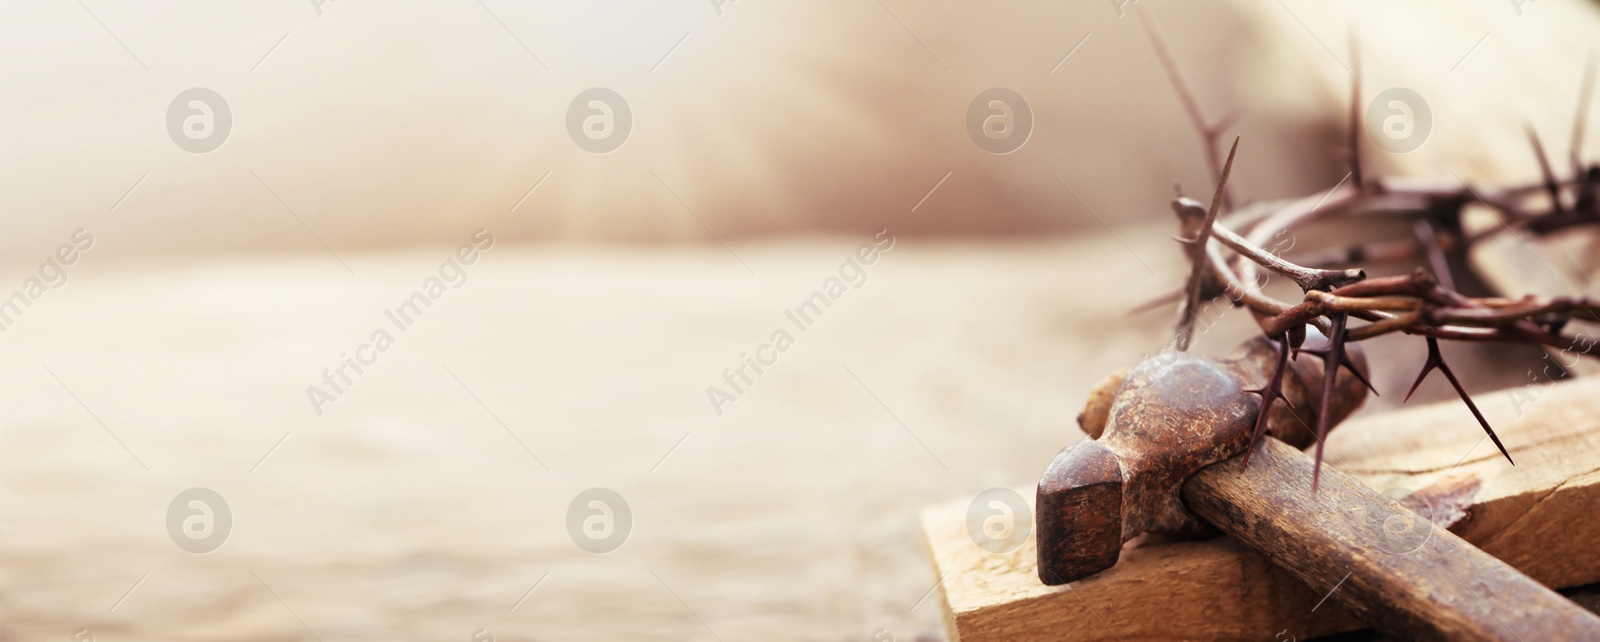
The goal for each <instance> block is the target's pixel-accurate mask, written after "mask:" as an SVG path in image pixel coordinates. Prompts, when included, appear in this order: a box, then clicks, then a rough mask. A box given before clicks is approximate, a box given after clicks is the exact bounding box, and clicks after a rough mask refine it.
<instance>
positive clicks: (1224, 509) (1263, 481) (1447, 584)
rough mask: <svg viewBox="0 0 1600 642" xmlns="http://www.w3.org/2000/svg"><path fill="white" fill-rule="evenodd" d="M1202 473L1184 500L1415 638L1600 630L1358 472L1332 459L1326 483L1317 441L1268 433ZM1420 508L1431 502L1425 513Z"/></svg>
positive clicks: (1598, 635)
mask: <svg viewBox="0 0 1600 642" xmlns="http://www.w3.org/2000/svg"><path fill="white" fill-rule="evenodd" d="M1242 464H1243V460H1242V458H1241V457H1234V458H1231V459H1228V460H1227V461H1223V462H1220V463H1217V464H1214V465H1211V466H1208V467H1206V468H1204V469H1202V470H1200V472H1198V473H1195V475H1194V476H1193V477H1191V478H1190V479H1189V481H1188V482H1187V483H1185V484H1184V486H1183V498H1184V502H1185V503H1186V504H1187V505H1188V506H1189V507H1190V508H1192V509H1193V510H1194V511H1195V512H1196V513H1198V514H1200V515H1201V516H1202V517H1204V518H1205V519H1206V521H1208V522H1210V523H1212V524H1214V525H1216V526H1217V527H1218V528H1220V529H1221V530H1222V531H1223V532H1225V533H1228V534H1229V535H1230V536H1232V537H1235V538H1237V539H1238V540H1240V541H1242V542H1245V543H1246V544H1248V545H1249V546H1250V548H1252V549H1255V550H1258V551H1261V552H1262V553H1265V554H1266V556H1267V557H1268V558H1269V559H1272V560H1273V561H1274V563H1276V564H1278V565H1279V566H1281V567H1283V568H1284V569H1285V570H1288V571H1289V572H1290V573H1292V574H1294V576H1295V577H1297V578H1299V579H1300V580H1301V581H1302V582H1305V584H1306V585H1307V586H1311V587H1322V586H1327V587H1332V588H1330V589H1328V597H1329V598H1330V599H1331V600H1332V601H1333V602H1337V603H1339V604H1341V605H1343V606H1344V607H1345V608H1346V609H1348V610H1349V611H1350V612H1352V613H1354V614H1356V615H1357V616H1358V617H1360V619H1361V621H1363V622H1366V623H1367V624H1370V625H1372V626H1374V627H1375V628H1378V629H1379V630H1381V631H1383V632H1385V633H1389V634H1391V635H1395V636H1399V637H1401V638H1403V639H1409V640H1504V641H1506V642H1510V641H1511V640H1524V639H1536V640H1593V639H1600V617H1597V616H1595V614H1593V613H1590V612H1589V611H1586V610H1584V609H1583V607H1580V606H1578V605H1577V604H1574V603H1573V602H1571V601H1570V600H1568V599H1566V598H1564V597H1562V596H1561V595H1560V594H1558V593H1556V592H1555V591H1552V590H1550V589H1549V588H1547V587H1545V586H1542V585H1540V584H1539V583H1537V582H1534V581H1533V580H1531V579H1529V578H1528V577H1527V576H1526V575H1523V574H1521V573H1519V572H1517V570H1516V569H1513V568H1511V566H1509V565H1508V564H1506V563H1505V562H1502V561H1500V560H1498V559H1496V558H1494V557H1493V556H1491V555H1489V554H1488V553H1485V552H1483V551H1481V550H1479V549H1478V548H1476V547H1474V546H1472V545H1471V544H1468V543H1467V542H1466V541H1464V540H1462V539H1461V538H1460V537H1459V536H1457V535H1455V534H1453V533H1451V532H1449V531H1447V530H1445V529H1444V528H1441V527H1437V526H1436V525H1435V524H1434V523H1433V522H1431V521H1429V519H1430V518H1434V515H1433V511H1432V510H1431V507H1430V506H1429V505H1428V503H1427V502H1423V503H1421V504H1420V505H1419V506H1418V512H1414V511H1413V509H1411V508H1407V507H1406V506H1405V505H1402V504H1401V503H1400V502H1398V501H1396V499H1395V498H1390V497H1387V496H1385V495H1383V494H1381V493H1379V492H1378V491H1376V490H1373V489H1371V488H1369V487H1367V486H1365V485H1363V484H1362V483H1361V482H1359V481H1356V480H1355V478H1353V477H1351V476H1349V475H1346V474H1343V473H1340V472H1338V471H1336V470H1329V471H1326V472H1324V473H1323V474H1322V477H1321V484H1320V485H1319V487H1318V490H1317V492H1316V493H1315V494H1308V493H1306V489H1307V488H1309V487H1310V486H1311V483H1312V475H1313V472H1312V471H1313V468H1314V463H1313V460H1312V458H1311V457H1310V456H1309V455H1307V454H1306V453H1303V452H1300V451H1299V450H1297V449H1295V448H1293V447H1291V446H1289V445H1287V444H1284V443H1283V442H1280V441H1278V440H1276V439H1269V440H1266V442H1265V444H1264V446H1263V447H1262V448H1261V449H1260V450H1259V451H1257V452H1256V453H1255V454H1254V459H1253V461H1252V464H1253V465H1251V466H1249V467H1244V466H1243V465H1242ZM1419 512H1420V513H1421V514H1419Z"/></svg>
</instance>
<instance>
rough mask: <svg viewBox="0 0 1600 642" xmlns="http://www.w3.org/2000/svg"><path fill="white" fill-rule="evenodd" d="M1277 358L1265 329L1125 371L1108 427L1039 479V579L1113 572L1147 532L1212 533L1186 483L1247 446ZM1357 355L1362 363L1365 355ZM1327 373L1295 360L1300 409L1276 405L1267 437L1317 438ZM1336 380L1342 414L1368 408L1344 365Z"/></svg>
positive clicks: (1090, 421) (1337, 409)
mask: <svg viewBox="0 0 1600 642" xmlns="http://www.w3.org/2000/svg"><path fill="white" fill-rule="evenodd" d="M1309 341H1311V340H1308V342H1309ZM1278 354H1279V346H1278V344H1276V343H1274V342H1272V341H1270V340H1268V339H1266V338H1265V337H1258V338H1256V339H1253V340H1251V341H1248V342H1246V343H1245V344H1244V345H1243V346H1242V348H1241V350H1240V351H1239V353H1238V354H1237V355H1236V356H1234V357H1232V358H1229V359H1212V358H1205V357H1197V356H1194V355H1191V354H1188V353H1182V352H1178V353H1166V354H1161V355H1157V356H1155V357H1152V358H1150V359H1148V360H1146V361H1144V362H1143V363H1140V364H1139V365H1138V366H1135V367H1134V368H1133V369H1132V370H1131V371H1129V372H1128V374H1127V376H1126V377H1125V378H1124V379H1123V380H1122V383H1121V385H1120V386H1119V387H1118V388H1117V390H1116V393H1115V395H1114V396H1113V398H1112V401H1111V403H1110V404H1109V406H1108V407H1105V410H1104V412H1105V418H1104V420H1103V425H1104V426H1105V428H1104V434H1103V435H1101V436H1100V437H1099V439H1097V440H1089V439H1085V440H1083V441H1082V442H1080V443H1079V444H1077V445H1076V446H1074V447H1072V448H1068V449H1066V450H1063V451H1062V452H1061V453H1060V454H1059V455H1057V456H1056V458H1055V460H1054V461H1053V462H1051V464H1050V467H1049V469H1048V470H1047V471H1046V472H1045V474H1044V477H1043V478H1042V479H1041V480H1040V482H1039V489H1038V504H1037V508H1036V510H1037V515H1036V523H1037V524H1038V545H1039V576H1040V577H1039V579H1040V580H1041V581H1043V582H1044V583H1045V584H1051V585H1055V584H1064V583H1067V582H1071V581H1074V580H1077V579H1081V578H1083V577H1087V576H1089V575H1092V574H1094V573H1096V572H1099V571H1101V570H1104V569H1106V568H1110V567H1111V566H1112V565H1113V564H1115V563H1116V560H1117V556H1118V553H1119V551H1120V550H1121V547H1122V544H1123V543H1124V542H1126V541H1127V540H1129V539H1131V538H1133V537H1135V536H1137V535H1139V534H1141V533H1145V532H1155V533H1161V534H1164V535H1169V536H1175V537H1188V538H1194V537H1205V536H1209V535H1213V534H1215V533H1216V530H1215V529H1214V528H1212V527H1211V526H1210V525H1209V524H1207V523H1206V522H1205V521H1204V520H1201V519H1200V518H1199V517H1198V516H1196V515H1195V514H1194V513H1192V512H1190V511H1189V509H1188V508H1186V507H1185V506H1184V504H1183V501H1182V499H1181V498H1180V497H1179V489H1180V488H1181V486H1182V484H1183V482H1184V480H1186V479H1188V478H1189V476H1191V475H1193V474H1194V473H1195V472H1196V471H1198V470H1200V469H1201V468H1204V467H1205V466H1208V465H1210V464H1213V463H1216V462H1219V461H1222V460H1224V459H1227V458H1229V457H1232V456H1234V455H1236V454H1239V453H1241V452H1243V451H1244V449H1245V447H1246V445H1247V444H1248V443H1249V440H1250V432H1251V429H1252V428H1253V427H1254V424H1255V419H1256V413H1257V412H1258V410H1259V408H1260V405H1261V401H1260V399H1259V398H1258V397H1257V396H1255V395H1251V394H1247V392H1246V391H1247V389H1248V388H1252V387H1257V386H1260V385H1262V383H1263V382H1265V381H1266V380H1267V378H1268V377H1269V376H1270V374H1271V372H1272V369H1273V367H1274V366H1275V365H1276V362H1277V359H1278ZM1352 354H1353V356H1354V359H1355V362H1356V364H1357V367H1358V368H1362V369H1364V368H1365V367H1366V361H1365V359H1364V358H1363V357H1362V356H1361V354H1360V353H1359V351H1358V350H1356V349H1354V348H1352ZM1322 372H1323V367H1322V361H1321V359H1320V358H1317V357H1312V356H1309V355H1305V354H1302V355H1300V356H1299V357H1297V358H1296V359H1293V360H1291V361H1290V362H1289V370H1288V371H1287V373H1286V374H1285V376H1284V381H1283V392H1284V395H1285V396H1286V397H1287V398H1288V400H1289V402H1290V404H1292V406H1293V407H1292V408H1290V407H1289V406H1286V405H1284V404H1277V405H1274V407H1273V409H1272V411H1271V412H1270V414H1269V415H1268V433H1269V434H1272V435H1274V436H1277V437H1279V438H1280V439H1283V440H1284V441H1287V442H1289V443H1291V444H1294V445H1296V446H1300V447H1303V446H1305V445H1306V444H1308V443H1309V442H1311V441H1312V440H1313V439H1314V437H1312V428H1311V427H1312V426H1314V425H1315V421H1316V413H1317V409H1318V408H1319V407H1320V405H1321V402H1322V400H1321V399H1320V397H1321V389H1322V386H1321V381H1322V376H1323V375H1322ZM1335 383H1336V385H1335V387H1334V399H1333V404H1334V405H1333V408H1332V410H1333V419H1334V421H1335V422H1337V421H1339V420H1342V419H1343V418H1345V417H1347V416H1349V415H1350V413H1352V412H1354V411H1355V410H1356V409H1357V408H1359V407H1360V405H1361V403H1362V402H1363V401H1365V399H1366V394H1367V389H1366V387H1365V385H1364V384H1362V383H1361V382H1360V381H1359V380H1358V379H1357V377H1356V376H1354V374H1353V373H1351V372H1349V371H1344V370H1341V371H1340V374H1339V376H1338V379H1337V380H1336V382H1335ZM1095 399H1096V397H1093V396H1092V397H1091V401H1090V405H1089V407H1088V408H1086V409H1085V416H1084V417H1082V418H1080V425H1083V426H1084V427H1085V428H1086V430H1087V429H1089V428H1090V427H1093V426H1096V425H1097V424H1098V423H1101V420H1100V419H1099V418H1098V417H1096V416H1095V413H1096V412H1098V410H1097V408H1096V401H1095ZM1101 405H1102V406H1103V405H1104V404H1103V402H1102V404H1101Z"/></svg>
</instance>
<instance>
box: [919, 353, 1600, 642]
mask: <svg viewBox="0 0 1600 642" xmlns="http://www.w3.org/2000/svg"><path fill="white" fill-rule="evenodd" d="M1514 392H1515V393H1520V394H1519V395H1518V396H1513V393H1514ZM1535 394H1536V395H1537V396H1536V397H1533V399H1532V400H1531V401H1529V400H1528V399H1527V396H1529V395H1535ZM1475 398H1476V399H1477V401H1478V404H1479V406H1480V408H1481V410H1482V411H1483V412H1484V415H1485V416H1486V417H1487V418H1488V419H1489V421H1490V422H1491V423H1492V424H1493V425H1494V426H1495V429H1496V432H1497V433H1498V434H1499V435H1500V436H1501V439H1502V440H1503V441H1504V442H1505V443H1506V447H1507V448H1508V449H1510V450H1511V454H1512V457H1514V458H1515V459H1516V461H1517V465H1515V466H1512V465H1511V464H1509V463H1507V462H1506V461H1505V459H1504V458H1502V457H1501V456H1500V453H1499V452H1498V451H1496V450H1495V448H1494V445H1493V444H1492V443H1490V442H1489V441H1488V440H1487V438H1486V437H1485V436H1484V433H1483V431H1482V429H1481V428H1479V427H1478V426H1477V424H1476V422H1475V421H1474V420H1473V418H1472V415H1471V414H1470V413H1469V412H1468V411H1467V409H1466V408H1465V407H1464V406H1462V404H1461V403H1460V402H1457V401H1452V402H1447V403H1439V404H1434V405H1429V406H1420V407H1416V408H1408V409H1404V410H1398V411H1392V412H1387V413H1380V414H1372V415H1364V416H1361V417H1357V418H1354V419H1352V420H1350V421H1349V422H1347V423H1346V424H1345V425H1343V426H1341V427H1340V428H1339V429H1338V430H1336V431H1334V433H1333V434H1332V436H1330V437H1329V442H1328V454H1329V456H1328V461H1329V463H1330V464H1331V465H1334V466H1338V467H1339V468H1340V469H1341V470H1344V471H1345V472H1348V473H1350V474H1351V475H1353V476H1355V477H1356V478H1357V479H1360V480H1361V481H1362V482H1363V483H1366V484H1367V485H1369V486H1372V487H1373V488H1375V489H1377V490H1379V491H1389V490H1391V489H1402V490H1413V491H1414V490H1417V489H1422V488H1426V487H1428V486H1431V485H1433V484H1435V483H1439V482H1441V481H1443V480H1446V479H1449V478H1454V477H1458V476H1472V477H1475V478H1477V479H1478V480H1480V481H1481V482H1482V483H1483V487H1482V489H1481V490H1480V491H1479V492H1478V494H1477V496H1476V497H1475V498H1474V500H1473V502H1472V507H1471V508H1470V509H1469V512H1468V517H1467V518H1466V519H1465V520H1463V521H1462V522H1461V523H1459V524H1456V525H1455V526H1453V527H1452V528H1451V531H1453V532H1455V533H1456V534H1458V535H1460V536H1461V537H1462V538H1464V539H1466V540H1467V541H1469V542H1472V543H1473V544H1475V545H1477V546H1479V547H1480V548H1482V549H1483V550H1484V551H1486V552H1488V553H1489V554H1491V555H1494V556H1496V557H1499V558H1500V559H1503V560H1505V561H1506V562H1507V563H1509V564H1511V565H1512V566H1514V567H1516V568H1517V569H1519V570H1521V571H1522V572H1524V573H1526V574H1528V575H1529V576H1530V577H1532V578H1533V579H1535V580H1537V581H1539V582H1542V583H1544V584H1546V585H1549V586H1551V587H1553V588H1567V587H1572V586H1579V585H1583V584H1589V583H1593V582H1596V581H1600V550H1597V549H1595V548H1594V534H1595V533H1600V380H1589V379H1584V380H1573V381H1569V382H1564V383H1561V384H1555V385H1551V386H1548V387H1545V388H1541V389H1538V390H1537V391H1533V390H1523V391H1497V392H1491V393H1482V394H1479V395H1476V397H1475ZM1016 491H1017V492H1018V493H1020V494H1021V495H1022V496H1023V497H1025V498H1027V499H1028V501H1029V504H1030V506H1031V504H1032V500H1033V497H1034V489H1032V488H1026V489H1016ZM1308 492H1309V489H1308ZM968 503H969V502H968V501H959V502H952V503H948V504H941V505H937V506H933V507H930V508H928V509H927V510H925V511H924V512H923V515H922V522H923V532H924V535H925V538H926V543H927V548H928V551H929V554H930V557H931V558H932V561H933V564H934V570H935V576H936V577H939V578H943V579H942V581H941V582H940V583H939V587H938V589H937V593H938V594H939V598H940V601H941V602H942V605H943V607H944V610H945V621H946V624H947V627H948V630H949V633H950V637H951V639H952V640H960V641H962V642H981V641H986V640H1035V639H1039V640H1043V639H1063V638H1071V639H1082V640H1126V639H1143V638H1222V639H1241V638H1252V639H1289V638H1288V637H1286V636H1293V637H1294V638H1295V639H1305V638H1307V637H1314V636H1319V635H1329V634H1333V633H1338V632H1342V631H1348V630H1353V629H1357V628H1362V627H1363V626H1364V625H1362V624H1361V622H1360V621H1358V620H1356V619H1355V618H1353V617H1351V616H1350V615H1349V614H1348V613H1347V612H1345V611H1343V610H1342V609H1340V608H1338V607H1337V606H1335V605H1334V604H1332V603H1331V602H1327V601H1325V600H1324V598H1325V597H1326V595H1327V594H1328V593H1329V592H1330V591H1331V590H1332V588H1333V587H1317V588H1316V589H1313V588H1311V587H1306V586H1304V585H1302V584H1301V583H1299V582H1298V581H1296V580H1295V579H1294V578H1292V577H1290V576H1289V575H1288V574H1287V573H1286V572H1284V571H1282V570H1281V569H1278V568H1277V567H1276V566H1274V565H1272V564H1271V563H1269V562H1268V560H1267V559H1266V558H1265V557H1263V556H1262V555H1261V554H1259V553H1257V552H1255V551H1253V550H1250V549H1248V548H1245V547H1243V546H1241V545H1240V544H1238V543H1237V542H1234V541H1233V540H1231V539H1227V538H1218V539H1212V540H1205V541H1197V542H1156V541H1153V540H1143V541H1141V540H1138V539H1136V540H1134V541H1132V542H1130V543H1129V544H1128V545H1127V546H1126V547H1124V549H1123V552H1122V558H1121V560H1120V561H1119V562H1118V563H1117V565H1116V566H1115V567H1113V568H1111V569H1110V570H1108V571H1105V572H1103V573H1101V574H1099V575H1096V576H1094V577H1091V578H1087V579H1085V580H1081V581H1078V582H1074V583H1071V584H1068V585H1065V586H1054V587H1051V586H1045V585H1044V584H1042V583H1040V582H1039V579H1038V575H1037V573H1038V569H1037V562H1036V555H1037V550H1036V548H1035V544H1034V540H1033V538H1032V536H1031V534H1030V536H1029V537H1028V538H1027V539H1026V540H1025V541H1024V542H1022V544H1021V545H1020V546H1019V547H1017V548H1016V549H1014V550H1012V551H1009V552H1004V553H990V552H987V551H985V550H983V549H981V548H979V547H978V546H977V544H976V543H974V542H973V540H972V538H971V537H970V536H969V535H968V531H967V525H966V515H967V509H968Z"/></svg>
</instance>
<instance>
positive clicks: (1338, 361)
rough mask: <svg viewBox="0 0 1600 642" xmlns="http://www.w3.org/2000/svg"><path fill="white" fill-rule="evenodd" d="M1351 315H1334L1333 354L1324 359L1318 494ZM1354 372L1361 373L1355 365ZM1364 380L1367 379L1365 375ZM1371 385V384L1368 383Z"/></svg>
mask: <svg viewBox="0 0 1600 642" xmlns="http://www.w3.org/2000/svg"><path fill="white" fill-rule="evenodd" d="M1349 319H1350V315H1349V314H1346V313H1340V314H1337V315H1334V316H1333V317H1332V321H1333V332H1332V333H1331V334H1329V335H1328V354H1329V355H1331V356H1328V357H1323V359H1322V407H1321V408H1318V409H1317V457H1316V463H1315V464H1314V465H1313V467H1312V469H1311V494H1312V495H1316V494H1317V482H1318V481H1320V480H1321V478H1322V446H1323V444H1326V443H1327V442H1328V430H1329V429H1330V428H1332V423H1333V417H1332V416H1330V415H1331V413H1332V412H1333V403H1332V401H1333V389H1334V384H1335V383H1336V380H1337V379H1338V376H1339V366H1341V365H1344V364H1345V363H1346V362H1348V361H1349V356H1348V355H1346V354H1345V351H1344V332H1345V324H1346V323H1347V322H1348V321H1349ZM1350 370H1351V371H1352V372H1356V373H1357V375H1358V376H1359V375H1360V373H1359V372H1358V371H1356V369H1355V368H1354V367H1351V368H1350ZM1362 381H1366V379H1365V378H1364V377H1363V378H1362ZM1368 387H1371V384H1368Z"/></svg>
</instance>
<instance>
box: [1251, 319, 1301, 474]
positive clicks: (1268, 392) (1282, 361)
mask: <svg viewBox="0 0 1600 642" xmlns="http://www.w3.org/2000/svg"><path fill="white" fill-rule="evenodd" d="M1276 341H1277V342H1278V346H1279V348H1278V367H1276V368H1274V369H1273V370H1272V379H1271V380H1269V381H1268V382H1267V385H1264V386H1262V387H1260V388H1252V389H1250V390H1246V391H1245V392H1249V393H1253V394H1257V395H1261V410H1260V412H1258V413H1256V428H1255V430H1254V431H1252V432H1251V433H1250V444H1249V445H1247V446H1245V448H1244V462H1243V464H1242V467H1244V468H1249V467H1250V453H1252V452H1254V451H1255V449H1256V442H1259V441H1261V436H1262V435H1265V434H1267V414H1268V413H1269V411H1271V410H1272V402H1273V401H1275V400H1278V399H1282V400H1283V403H1285V404H1288V406H1289V407H1290V408H1294V404H1293V403H1291V402H1290V401H1289V398H1288V397H1285V396H1284V395H1283V372H1284V371H1285V370H1287V369H1288V367H1289V333H1287V332H1285V333H1284V334H1283V336H1281V337H1280V338H1278V339H1277V340H1276Z"/></svg>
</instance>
